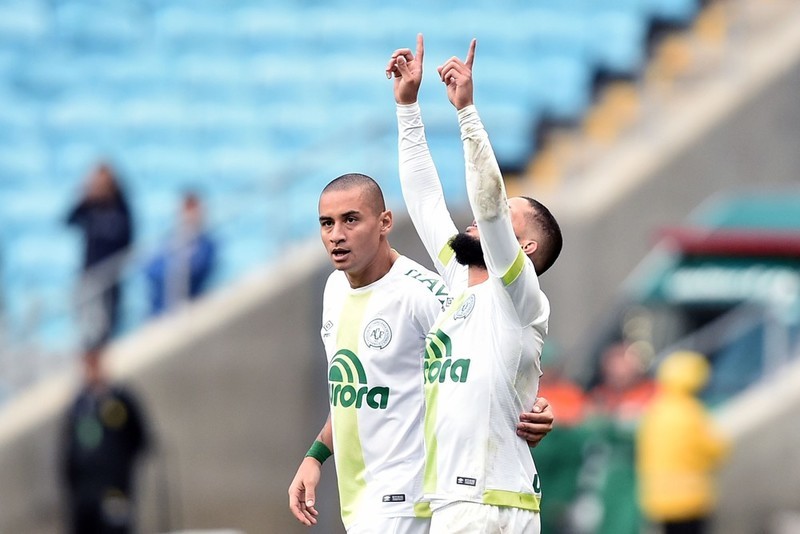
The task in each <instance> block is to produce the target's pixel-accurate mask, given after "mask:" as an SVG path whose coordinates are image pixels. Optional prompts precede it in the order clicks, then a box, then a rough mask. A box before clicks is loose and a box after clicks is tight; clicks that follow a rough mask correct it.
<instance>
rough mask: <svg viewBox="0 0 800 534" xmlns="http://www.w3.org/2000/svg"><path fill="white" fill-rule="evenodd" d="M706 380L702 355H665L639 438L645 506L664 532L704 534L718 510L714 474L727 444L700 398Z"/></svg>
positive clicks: (652, 519) (640, 470)
mask: <svg viewBox="0 0 800 534" xmlns="http://www.w3.org/2000/svg"><path fill="white" fill-rule="evenodd" d="M708 378H709V365H708V362H707V361H706V358H705V357H704V356H703V355H702V354H698V353H695V352H676V353H674V354H672V355H670V356H669V357H667V358H666V359H665V360H664V362H663V363H662V364H661V365H660V366H659V368H658V374H657V380H658V385H659V390H658V392H657V394H656V396H655V397H654V398H653V401H652V403H651V404H650V405H649V406H648V408H647V409H646V410H645V413H644V417H643V419H642V422H641V425H640V427H639V430H638V433H637V436H636V440H637V469H638V475H639V497H640V502H641V505H642V510H643V512H644V514H645V516H646V517H647V518H648V519H650V520H651V521H653V522H655V523H659V524H661V525H662V526H663V532H664V534H702V533H703V532H705V531H706V526H707V522H708V519H709V516H710V515H711V513H712V512H713V510H714V504H715V495H714V480H713V472H714V470H715V469H716V468H717V467H718V466H719V463H720V461H721V459H722V458H723V456H724V455H725V453H726V450H727V448H728V442H727V440H726V439H725V438H724V437H722V436H721V435H720V434H719V433H718V431H717V430H716V429H715V427H714V422H713V420H712V419H711V417H710V416H709V414H708V413H707V412H706V409H705V407H704V406H703V404H702V403H701V402H700V401H699V400H698V399H697V397H696V395H697V393H698V392H699V391H700V389H702V387H703V386H704V385H705V384H706V383H707V382H708Z"/></svg>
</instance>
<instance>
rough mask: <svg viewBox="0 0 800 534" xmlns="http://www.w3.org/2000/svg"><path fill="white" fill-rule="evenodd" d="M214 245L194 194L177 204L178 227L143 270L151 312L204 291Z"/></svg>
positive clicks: (211, 268)
mask: <svg viewBox="0 0 800 534" xmlns="http://www.w3.org/2000/svg"><path fill="white" fill-rule="evenodd" d="M216 249H217V247H216V244H215V242H214V240H213V239H212V238H211V236H210V235H209V233H208V231H207V230H206V228H205V225H204V216H203V205H202V203H201V202H200V199H199V198H198V197H197V195H196V194H194V193H187V194H186V195H184V197H183V201H182V203H181V211H180V216H179V221H178V226H177V228H176V229H175V230H174V232H173V234H172V235H171V236H170V238H169V240H168V242H167V243H166V244H165V245H164V247H163V248H162V250H160V251H159V252H158V253H157V254H156V255H155V257H153V259H152V260H150V262H149V263H148V264H147V266H146V268H145V270H146V274H147V279H148V281H149V283H150V309H151V312H152V313H153V314H154V315H157V314H160V313H163V312H165V311H167V310H169V309H171V308H174V307H175V306H176V305H178V304H179V303H181V302H184V301H185V300H187V299H193V298H195V297H197V296H198V295H200V293H202V292H203V290H205V288H206V285H207V282H208V280H209V277H210V276H211V274H212V272H213V269H214V262H215V259H216Z"/></svg>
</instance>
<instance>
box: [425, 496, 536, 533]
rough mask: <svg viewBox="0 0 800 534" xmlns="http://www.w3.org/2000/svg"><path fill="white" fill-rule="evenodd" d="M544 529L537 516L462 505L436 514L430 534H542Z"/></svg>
mask: <svg viewBox="0 0 800 534" xmlns="http://www.w3.org/2000/svg"><path fill="white" fill-rule="evenodd" d="M541 528H542V527H541V524H540V523H539V514H538V513H537V512H531V511H530V510H523V509H521V508H511V507H507V506H492V505H489V504H480V503H474V502H466V501H461V502H455V503H452V504H448V505H447V506H444V507H442V508H439V509H437V510H435V511H434V512H433V517H432V518H431V532H430V534H497V533H501V532H502V533H503V534H540V533H541Z"/></svg>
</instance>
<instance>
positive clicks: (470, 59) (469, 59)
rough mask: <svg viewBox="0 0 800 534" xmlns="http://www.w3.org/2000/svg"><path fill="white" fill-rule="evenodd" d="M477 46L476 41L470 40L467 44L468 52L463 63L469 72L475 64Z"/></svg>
mask: <svg viewBox="0 0 800 534" xmlns="http://www.w3.org/2000/svg"><path fill="white" fill-rule="evenodd" d="M477 44H478V40H477V39H474V38H473V39H472V41H470V43H469V51H468V52H467V60H466V61H465V62H464V63H465V64H466V65H467V68H469V70H472V64H473V63H474V62H475V46H476V45H477Z"/></svg>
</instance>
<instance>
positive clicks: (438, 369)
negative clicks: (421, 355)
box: [423, 330, 470, 384]
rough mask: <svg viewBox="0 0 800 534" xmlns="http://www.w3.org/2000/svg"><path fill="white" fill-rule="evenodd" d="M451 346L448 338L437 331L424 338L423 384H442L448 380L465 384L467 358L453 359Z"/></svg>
mask: <svg viewBox="0 0 800 534" xmlns="http://www.w3.org/2000/svg"><path fill="white" fill-rule="evenodd" d="M452 353H453V346H452V343H451V342H450V336H448V335H447V334H445V333H444V332H442V331H441V330H437V331H436V332H430V333H428V335H427V336H425V365H424V367H423V374H424V375H425V383H426V384H432V383H434V382H439V383H440V384H443V383H444V382H445V380H447V379H448V378H449V379H450V381H451V382H461V383H463V382H466V381H467V376H468V375H469V363H470V360H469V359H467V358H458V359H453V354H452Z"/></svg>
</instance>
